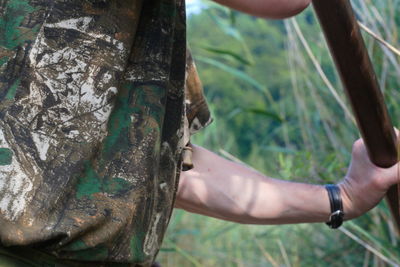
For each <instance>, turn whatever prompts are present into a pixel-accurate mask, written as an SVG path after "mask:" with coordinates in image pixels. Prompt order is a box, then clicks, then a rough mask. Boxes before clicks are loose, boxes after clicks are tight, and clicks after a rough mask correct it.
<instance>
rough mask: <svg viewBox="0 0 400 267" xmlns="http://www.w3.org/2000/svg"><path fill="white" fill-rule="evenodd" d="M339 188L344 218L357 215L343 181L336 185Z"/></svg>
mask: <svg viewBox="0 0 400 267" xmlns="http://www.w3.org/2000/svg"><path fill="white" fill-rule="evenodd" d="M337 186H338V187H339V188H340V193H341V197H342V203H343V211H344V218H343V219H344V220H345V221H347V220H350V219H354V218H356V217H358V216H359V215H358V214H357V210H355V208H354V206H353V201H352V200H351V198H350V195H351V194H350V193H349V189H348V187H347V186H346V184H345V182H341V183H339V184H338V185H337Z"/></svg>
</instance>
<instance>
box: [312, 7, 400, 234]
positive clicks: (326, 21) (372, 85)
mask: <svg viewBox="0 0 400 267" xmlns="http://www.w3.org/2000/svg"><path fill="white" fill-rule="evenodd" d="M313 5H314V8H315V11H316V13H317V16H318V18H319V21H320V24H321V26H322V28H323V31H324V34H325V37H326V39H327V42H328V45H329V47H330V50H331V54H332V56H333V59H334V61H335V64H336V67H337V69H338V71H339V74H340V77H341V80H342V83H343V85H344V88H345V90H346V94H347V96H348V98H349V100H350V103H351V106H352V108H353V112H354V115H355V118H356V121H357V124H358V128H359V130H360V132H361V135H362V138H363V140H364V143H365V145H366V147H367V150H368V154H369V157H370V159H371V161H372V162H373V163H374V164H376V165H377V166H380V167H391V166H393V165H394V164H396V163H397V161H398V157H397V148H396V147H397V146H396V135H395V132H394V130H393V126H392V123H391V120H390V117H389V114H388V111H387V108H386V105H385V102H384V100H383V96H382V93H381V90H380V88H379V84H378V81H377V78H376V75H375V72H374V69H373V66H372V63H371V60H370V58H369V56H368V52H367V49H366V48H365V44H364V40H363V38H362V35H361V32H360V29H359V26H358V23H357V20H356V18H355V15H354V12H353V9H352V7H351V4H350V2H349V0H313ZM387 201H388V203H389V206H390V209H391V212H392V215H393V218H394V220H395V222H396V225H397V229H398V230H399V231H400V213H399V198H398V191H397V186H393V187H391V188H390V190H389V191H388V193H387Z"/></svg>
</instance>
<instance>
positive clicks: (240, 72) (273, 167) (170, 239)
mask: <svg viewBox="0 0 400 267" xmlns="http://www.w3.org/2000/svg"><path fill="white" fill-rule="evenodd" d="M205 3H206V4H209V3H208V2H205ZM209 5H210V9H217V10H219V11H221V10H222V14H223V15H222V16H221V18H219V17H218V16H215V17H214V19H215V20H216V27H221V28H222V32H224V31H225V33H226V34H227V36H228V35H229V34H231V35H233V41H234V42H238V43H239V45H237V47H239V48H240V49H242V50H241V52H242V53H241V54H240V53H239V56H243V59H245V60H247V59H248V60H249V62H252V61H253V60H254V62H257V57H249V56H248V54H249V53H250V54H251V53H252V51H251V48H249V47H246V45H245V44H246V36H243V35H242V33H241V32H240V31H238V30H237V29H236V28H235V27H234V26H232V25H231V24H229V20H232V19H231V17H230V16H231V15H232V13H230V11H229V10H226V9H222V8H221V7H219V6H215V5H214V4H209ZM353 5H354V8H355V11H356V13H357V16H358V19H359V20H360V22H361V23H362V24H363V25H365V27H366V28H368V29H369V33H367V32H364V37H365V41H366V44H367V47H368V50H369V53H370V55H371V58H372V61H373V62H374V66H375V70H376V73H377V77H378V79H379V82H380V85H381V87H382V90H383V92H384V96H385V99H386V102H387V105H388V109H389V112H390V114H391V116H392V118H393V122H394V124H395V125H398V121H397V118H399V115H400V106H399V103H400V93H399V90H398V87H399V80H398V77H400V63H399V58H398V55H397V54H396V51H395V50H394V49H393V48H396V47H399V36H398V27H399V25H400V18H399V17H398V16H396V14H398V12H399V11H400V1H399V0H381V1H370V0H354V1H353ZM217 14H221V13H217ZM310 20H313V21H315V16H314V15H313V13H312V11H311V9H310V10H308V11H307V12H306V13H304V14H303V15H300V16H298V17H296V18H293V19H289V20H286V21H285V22H284V28H285V31H284V32H285V33H286V36H285V37H284V38H285V40H286V41H285V51H286V52H285V54H284V55H285V56H284V57H282V59H281V60H282V61H285V62H286V63H287V64H286V67H287V69H288V70H290V86H288V87H286V88H285V89H282V90H284V91H281V92H280V97H279V98H277V97H273V96H272V95H271V92H270V91H269V90H268V89H267V88H268V85H265V86H264V85H263V82H260V80H261V79H262V77H258V76H255V75H252V73H255V72H253V70H252V66H251V64H249V66H246V67H245V68H237V69H235V70H232V68H235V67H232V66H228V65H226V64H225V61H224V60H223V59H222V58H223V57H225V56H226V53H225V54H224V53H222V52H221V50H217V48H218V47H216V50H214V51H211V49H208V51H205V50H204V49H203V50H201V49H196V45H195V49H194V51H195V57H196V58H198V59H199V67H200V68H199V69H200V73H201V72H202V70H205V69H207V68H213V69H214V70H215V69H219V70H220V71H222V72H224V73H225V75H228V76H232V77H234V79H237V80H238V81H241V82H243V83H245V84H249V86H252V88H254V89H253V90H256V91H257V90H258V92H259V93H260V94H263V95H264V97H265V99H266V101H268V107H269V109H268V110H267V111H265V112H264V113H263V112H260V110H258V111H257V110H254V109H253V113H254V116H264V118H265V122H266V123H268V122H271V120H273V119H274V118H272V116H271V114H275V115H276V117H278V118H280V119H281V123H279V124H278V126H277V127H275V128H274V130H273V131H271V132H268V133H266V134H265V136H263V137H262V138H260V139H259V140H254V144H253V145H252V147H251V153H250V154H249V155H248V156H247V157H246V158H245V159H243V160H244V161H246V162H247V163H248V164H250V165H251V166H253V167H255V168H257V169H259V170H260V171H262V172H264V173H266V174H268V175H271V176H274V177H278V178H282V179H290V180H296V181H304V182H312V183H321V184H323V183H332V182H338V181H339V180H340V177H343V176H344V175H345V172H346V168H347V165H348V163H349V152H350V150H351V144H352V142H353V141H354V140H355V139H357V138H358V132H357V130H356V127H355V124H354V119H353V117H352V115H351V112H350V111H349V105H348V104H347V101H346V98H345V96H344V93H343V90H342V86H341V84H340V80H339V78H338V76H337V74H336V72H335V71H334V67H333V63H331V59H330V56H329V53H328V49H327V47H326V44H325V41H324V38H323V36H322V32H321V31H320V28H319V26H318V25H316V24H315V23H309V22H310ZM260 23H270V22H266V21H263V20H260V19H257V20H254V25H255V26H254V27H258V26H257V25H260ZM229 27H231V28H229ZM195 30H196V29H190V28H189V31H195ZM371 31H372V32H373V34H372V35H374V36H372V35H371ZM231 37H232V36H231ZM378 39H379V40H378ZM382 40H384V41H385V42H387V43H389V44H391V45H392V46H393V48H391V47H390V46H388V45H387V44H384V42H382ZM191 41H192V42H193V43H195V44H196V43H201V40H198V39H193V38H192V40H191ZM218 51H219V52H220V53H219V54H218ZM242 63H243V64H245V63H246V61H243V62H242ZM224 64H225V65H224ZM265 64H269V63H267V62H266V63H265ZM205 83H206V84H207V81H205ZM257 87H258V88H257ZM214 90H217V89H215V88H214ZM214 93H215V92H212V91H211V92H210V91H208V93H207V94H208V95H209V96H210V98H211V99H210V106H211V108H212V109H213V110H214V113H218V112H217V110H218V108H219V107H218V106H216V105H213V103H212V98H213V94H214ZM240 112H243V110H232V111H231V113H230V114H227V117H225V118H218V117H217V118H216V121H215V122H214V123H213V124H212V125H211V126H210V127H209V129H207V130H206V131H205V132H204V133H202V134H201V135H199V136H197V137H196V138H195V140H196V143H199V144H201V145H205V146H208V147H210V148H212V149H213V150H214V151H221V152H222V155H225V156H228V157H235V156H236V155H234V156H231V155H230V153H233V154H235V152H237V149H236V147H235V146H236V142H235V136H234V135H232V133H229V132H227V131H226V129H229V126H228V125H227V122H226V119H227V118H229V116H232V117H233V116H237V114H239V113H240ZM275 115H274V116H275ZM275 119H276V118H275ZM158 261H160V262H161V263H162V265H163V266H273V267H278V266H292V267H297V266H307V267H308V266H349V267H350V266H355V267H359V266H371V267H383V266H400V251H399V249H398V236H397V234H396V231H395V228H394V226H393V222H392V220H391V218H390V213H389V210H388V207H387V205H386V204H385V203H383V202H382V203H380V204H379V206H378V207H377V208H375V209H373V210H372V211H371V212H369V213H368V214H366V215H364V216H362V217H360V218H358V219H356V220H354V221H351V222H346V223H345V224H344V226H343V227H342V228H341V230H339V231H332V230H330V229H328V228H327V227H326V226H325V225H323V224H303V225H284V226H247V225H238V224H233V223H228V222H224V221H219V220H215V219H212V218H206V217H203V216H198V215H192V214H188V213H186V212H184V211H180V210H177V211H175V212H174V215H173V217H172V219H171V223H170V227H169V230H168V233H167V235H166V238H165V241H164V243H163V248H162V250H161V252H160V254H159V257H158Z"/></svg>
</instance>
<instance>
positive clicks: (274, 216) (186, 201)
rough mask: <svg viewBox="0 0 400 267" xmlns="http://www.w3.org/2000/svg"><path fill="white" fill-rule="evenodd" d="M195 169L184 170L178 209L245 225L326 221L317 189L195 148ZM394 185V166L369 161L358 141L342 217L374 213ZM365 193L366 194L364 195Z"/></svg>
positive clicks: (325, 204)
mask: <svg viewBox="0 0 400 267" xmlns="http://www.w3.org/2000/svg"><path fill="white" fill-rule="evenodd" d="M193 162H194V166H195V167H194V168H193V169H192V170H190V171H186V172H182V174H181V180H180V184H179V190H178V194H177V200H176V207H177V208H181V209H184V210H186V211H189V212H194V213H198V214H202V215H206V216H211V217H215V218H218V219H223V220H228V221H233V222H238V223H245V224H287V223H305V222H307V223H311V222H326V221H328V219H329V216H330V213H331V212H330V204H329V198H328V194H327V191H326V189H325V188H324V187H323V186H321V185H312V184H302V183H294V182H287V181H282V180H278V179H274V178H271V177H268V176H265V175H263V174H261V173H259V172H257V171H255V170H253V169H251V168H249V167H247V166H245V165H242V164H238V163H235V162H231V161H228V160H226V159H224V158H222V157H220V156H218V155H216V154H214V153H213V152H211V151H208V150H206V149H204V148H202V147H199V146H193ZM397 181H398V165H395V166H393V167H391V168H388V169H383V168H379V167H377V166H375V165H374V164H373V163H371V162H370V160H369V158H368V155H367V152H366V149H365V146H364V143H363V141H362V140H361V139H360V140H358V141H356V142H355V143H354V145H353V152H352V161H351V164H350V167H349V169H348V172H347V175H346V176H345V178H344V179H343V180H342V181H341V182H340V183H339V184H338V185H339V187H340V189H341V195H342V200H343V206H344V212H345V219H346V220H348V219H352V218H355V217H358V216H360V215H362V214H364V213H365V212H367V211H368V210H370V209H372V208H373V207H375V206H376V204H378V203H379V201H380V200H381V199H382V198H383V197H384V195H385V193H386V191H387V190H388V189H389V187H390V186H391V185H392V184H395V183H396V182H397ZM366 192H368V193H367V194H366Z"/></svg>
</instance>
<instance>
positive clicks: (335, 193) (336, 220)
mask: <svg viewBox="0 0 400 267" xmlns="http://www.w3.org/2000/svg"><path fill="white" fill-rule="evenodd" d="M325 188H326V190H327V191H328V196H329V202H330V203H331V216H330V217H329V221H328V222H327V223H326V224H327V225H328V226H329V227H330V228H332V229H336V228H339V227H340V226H341V225H342V223H343V217H344V212H343V203H342V197H341V196H340V188H339V186H337V185H334V184H328V185H325Z"/></svg>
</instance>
